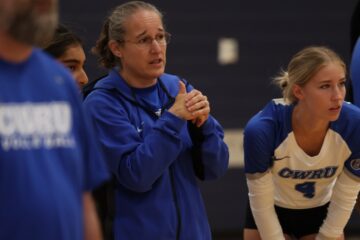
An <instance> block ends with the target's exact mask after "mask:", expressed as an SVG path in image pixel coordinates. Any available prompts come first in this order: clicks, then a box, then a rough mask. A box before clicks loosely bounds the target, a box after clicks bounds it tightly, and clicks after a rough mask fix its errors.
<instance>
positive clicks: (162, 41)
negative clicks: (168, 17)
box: [123, 32, 171, 49]
mask: <svg viewBox="0 0 360 240" xmlns="http://www.w3.org/2000/svg"><path fill="white" fill-rule="evenodd" d="M170 38H171V34H170V33H167V32H164V33H161V34H157V35H156V36H155V37H154V38H153V37H150V36H144V37H142V38H140V39H139V40H137V41H130V40H123V42H128V43H132V44H135V45H136V46H138V47H139V48H143V49H147V48H150V47H151V45H152V44H153V42H154V40H155V41H156V43H157V44H159V45H160V46H165V45H168V44H169V43H170Z"/></svg>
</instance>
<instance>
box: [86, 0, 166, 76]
mask: <svg viewBox="0 0 360 240" xmlns="http://www.w3.org/2000/svg"><path fill="white" fill-rule="evenodd" d="M139 10H148V11H153V12H155V13H157V14H158V15H159V17H160V19H161V21H163V15H162V13H161V12H160V11H159V10H158V9H157V8H156V7H155V6H154V5H152V4H150V3H146V2H142V1H131V2H127V3H124V4H121V5H119V6H117V7H115V9H114V10H113V11H112V12H111V13H110V15H109V16H108V17H107V18H106V20H105V22H104V24H103V27H102V30H101V33H100V36H99V38H98V40H97V41H96V44H95V47H93V48H92V52H93V53H94V54H95V55H97V56H98V62H99V63H100V65H102V66H104V67H105V68H108V69H110V68H113V67H114V66H119V67H121V62H120V60H119V59H118V58H117V57H116V56H114V54H113V53H112V52H111V50H110V49H109V47H108V43H109V41H110V40H115V41H117V42H123V41H124V37H125V33H126V29H125V26H124V25H125V24H124V23H125V22H126V20H127V19H128V18H129V17H130V16H132V15H133V14H135V13H137V12H138V11H139Z"/></svg>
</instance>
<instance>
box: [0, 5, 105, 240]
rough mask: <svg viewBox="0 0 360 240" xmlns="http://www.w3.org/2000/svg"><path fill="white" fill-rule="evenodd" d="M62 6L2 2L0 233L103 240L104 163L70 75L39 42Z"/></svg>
mask: <svg viewBox="0 0 360 240" xmlns="http://www.w3.org/2000/svg"><path fill="white" fill-rule="evenodd" d="M57 6H58V5H57V0H42V1H33V0H0V79H1V81H0V208H1V210H0V239H6V240H8V239H11V240H24V239H26V240H49V239H51V240H83V239H86V240H100V239H101V232H100V228H99V225H98V221H97V216H96V211H95V208H94V203H93V199H92V197H91V190H92V189H93V188H95V187H96V186H98V185H99V184H100V183H102V182H103V181H104V180H106V179H107V177H108V172H107V169H106V165H105V162H104V160H103V156H102V154H101V151H100V149H99V146H98V144H96V143H95V142H94V138H95V137H94V135H93V130H92V128H90V124H89V123H88V118H87V117H86V116H85V113H84V111H83V108H82V105H81V99H80V96H79V92H78V89H77V87H76V85H75V83H74V80H73V78H72V77H71V75H70V74H69V72H68V71H67V70H66V69H65V68H64V67H63V66H61V65H60V64H58V63H57V62H56V61H55V60H54V59H53V58H51V57H50V56H48V54H45V53H44V52H43V51H42V50H41V49H39V48H38V46H42V44H43V43H44V42H47V41H49V39H51V38H52V35H53V32H54V30H55V28H56V26H57V22H58V12H57ZM35 46H37V47H35Z"/></svg>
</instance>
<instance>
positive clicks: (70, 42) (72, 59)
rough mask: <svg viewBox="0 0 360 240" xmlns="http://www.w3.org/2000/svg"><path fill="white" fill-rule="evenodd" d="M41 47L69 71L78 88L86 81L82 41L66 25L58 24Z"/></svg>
mask: <svg viewBox="0 0 360 240" xmlns="http://www.w3.org/2000/svg"><path fill="white" fill-rule="evenodd" d="M43 48H44V51H45V52H47V53H49V54H50V55H51V56H53V57H54V58H56V59H57V60H58V61H59V62H61V63H62V64H64V65H65V66H66V67H67V68H68V69H69V70H70V71H71V74H72V75H73V77H74V79H75V80H76V82H77V84H78V85H79V87H80V89H81V88H83V87H84V86H85V84H87V83H88V81H89V79H88V77H87V74H86V72H85V70H84V64H85V61H86V55H85V52H84V47H83V42H82V40H81V39H80V38H79V37H78V36H77V35H76V34H75V33H74V32H72V31H71V30H70V29H69V28H68V27H66V26H65V25H63V24H59V25H58V26H57V28H56V30H55V34H54V36H53V38H52V39H51V40H50V41H49V42H47V43H46V44H44V46H43Z"/></svg>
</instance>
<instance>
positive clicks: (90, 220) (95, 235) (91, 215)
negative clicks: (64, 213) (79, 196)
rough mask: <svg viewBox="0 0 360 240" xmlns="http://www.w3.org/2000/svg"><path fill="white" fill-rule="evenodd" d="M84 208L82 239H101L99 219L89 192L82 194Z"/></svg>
mask: <svg viewBox="0 0 360 240" xmlns="http://www.w3.org/2000/svg"><path fill="white" fill-rule="evenodd" d="M83 210H84V239H85V240H102V239H103V238H102V233H101V230H100V223H99V219H98V216H97V213H96V210H95V203H94V200H93V198H92V195H91V193H90V192H85V193H84V194H83Z"/></svg>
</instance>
